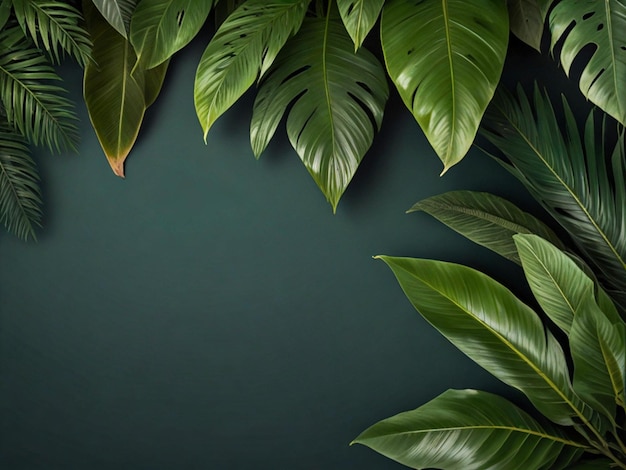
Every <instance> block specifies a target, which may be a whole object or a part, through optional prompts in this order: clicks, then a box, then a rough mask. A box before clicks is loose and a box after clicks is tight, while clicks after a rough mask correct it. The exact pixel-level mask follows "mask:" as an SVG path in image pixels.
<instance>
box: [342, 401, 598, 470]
mask: <svg viewBox="0 0 626 470" xmlns="http://www.w3.org/2000/svg"><path fill="white" fill-rule="evenodd" d="M354 442H355V443H358V444H363V445H366V446H368V447H370V448H372V449H373V450H375V451H377V452H379V453H381V454H383V455H385V456H386V457H389V458H391V459H393V460H395V461H397V462H400V463H401V464H404V465H407V466H408V467H411V468H418V469H419V468H446V469H462V470H471V469H476V470H478V469H485V468H506V469H508V470H516V469H519V470H528V469H552V470H554V469H561V468H564V467H565V466H566V465H567V464H569V463H571V462H572V461H574V460H575V459H576V458H577V457H578V456H579V455H580V454H581V453H582V452H583V451H584V450H585V447H586V446H585V445H584V444H581V443H578V442H576V441H573V440H571V439H570V438H568V437H567V436H566V435H565V434H563V433H562V432H561V431H560V430H559V429H558V428H556V427H554V426H551V425H549V424H545V425H541V424H539V423H538V422H537V421H535V420H534V419H533V418H532V417H530V416H529V415H528V414H526V413H525V412H523V411H522V410H520V409H519V408H517V407H516V406H515V405H513V404H512V403H510V402H509V401H507V400H505V399H504V398H502V397H499V396H498V395H493V394H491V393H487V392H481V391H477V390H448V391H447V392H444V393H443V394H441V395H439V396H438V397H437V398H435V399H434V400H431V401H429V402H428V403H426V404H425V405H422V406H421V407H419V408H418V409H416V410H413V411H407V412H404V413H400V414H398V415H396V416H393V417H391V418H388V419H385V420H383V421H380V422H379V423H376V424H374V425H373V426H371V427H370V428H368V429H367V430H365V431H364V432H363V433H362V434H361V435H360V436H359V437H357V438H356V439H355V440H354Z"/></svg>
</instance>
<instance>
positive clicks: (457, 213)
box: [409, 191, 564, 264]
mask: <svg viewBox="0 0 626 470" xmlns="http://www.w3.org/2000/svg"><path fill="white" fill-rule="evenodd" d="M413 211H424V212H426V213H427V214H430V215H432V216H433V217H435V218H436V219H438V220H439V221H441V222H443V223H444V224H446V225H447V226H448V227H450V228H452V229H453V230H455V231H456V232H458V233H460V234H461V235H463V236H464V237H466V238H469V239H470V240H472V241H473V242H475V243H478V244H479V245H482V246H484V247H486V248H489V249H490V250H493V251H495V252H496V253H498V254H499V255H501V256H504V257H505V258H507V259H510V260H511V261H513V262H515V263H517V264H520V258H519V256H518V254H517V248H516V247H515V243H514V242H513V235H515V234H516V233H534V234H537V235H539V236H541V237H543V238H545V239H546V240H550V241H551V242H552V243H554V244H557V245H558V246H560V247H563V245H562V243H561V242H560V241H559V239H558V238H557V236H556V235H555V234H554V232H553V231H552V230H550V228H549V227H548V226H547V225H545V224H544V223H543V222H541V221H540V220H538V219H537V218H535V217H534V216H532V215H530V214H528V213H526V212H523V211H522V210H520V209H519V208H518V207H517V206H515V205H514V204H512V203H510V202H509V201H507V200H506V199H503V198H501V197H498V196H494V195H493V194H489V193H480V192H475V191H450V192H447V193H445V194H441V195H438V196H433V197H429V198H427V199H424V200H422V201H420V202H418V203H416V204H415V205H414V206H413V207H411V209H409V212H413ZM563 248H564V247H563Z"/></svg>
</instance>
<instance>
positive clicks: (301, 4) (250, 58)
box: [194, 0, 310, 140]
mask: <svg viewBox="0 0 626 470" xmlns="http://www.w3.org/2000/svg"><path fill="white" fill-rule="evenodd" d="M309 1H310V0H282V1H280V2H273V3H270V4H268V3H267V2H266V1H264V0H249V1H248V2H246V3H244V4H243V5H242V6H240V7H239V8H238V9H237V10H235V12H234V13H233V14H231V15H230V16H229V17H228V19H227V20H226V21H225V22H224V23H223V24H222V26H221V27H220V28H219V29H218V31H217V33H215V36H214V37H213V39H212V40H211V42H210V43H209V45H208V46H207V48H206V50H205V51H204V54H202V58H201V59H200V63H199V65H198V70H197V71H196V81H195V85H194V101H195V105H196V113H197V114H198V119H199V120H200V124H201V125H202V130H203V131H204V139H205V140H206V137H207V133H208V132H209V129H210V128H211V126H212V125H213V123H214V122H215V121H216V120H217V118H218V117H219V116H221V115H222V114H223V113H224V112H225V111H226V110H227V109H228V108H230V107H231V106H232V105H233V104H234V103H235V102H236V101H237V100H238V99H239V98H240V97H241V95H243V94H244V93H245V91H246V90H247V89H248V88H250V86H251V85H252V84H253V83H254V82H255V80H256V79H257V77H259V75H263V74H264V73H265V72H266V71H267V69H268V68H269V67H270V65H271V64H272V62H274V59H275V58H276V55H277V54H278V52H279V51H280V50H281V48H282V47H283V46H284V45H285V42H286V41H287V39H289V37H290V36H292V35H293V34H295V33H296V32H297V31H298V29H300V25H301V24H302V20H303V19H304V15H305V13H306V8H307V5H308V3H309Z"/></svg>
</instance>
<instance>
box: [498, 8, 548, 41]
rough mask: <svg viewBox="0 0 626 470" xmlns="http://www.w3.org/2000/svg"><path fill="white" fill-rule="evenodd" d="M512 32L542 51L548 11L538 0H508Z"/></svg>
mask: <svg viewBox="0 0 626 470" xmlns="http://www.w3.org/2000/svg"><path fill="white" fill-rule="evenodd" d="M506 4H507V7H508V9H509V23H510V28H511V32H512V33H513V34H515V36H517V37H518V38H519V39H521V40H522V41H524V42H525V43H526V44H528V45H529V46H531V47H533V48H535V49H536V50H537V51H539V52H541V50H540V46H541V37H542V36H543V27H544V24H545V21H546V13H547V11H542V9H541V6H540V4H539V1H538V0H507V2H506Z"/></svg>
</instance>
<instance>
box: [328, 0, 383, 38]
mask: <svg viewBox="0 0 626 470" xmlns="http://www.w3.org/2000/svg"><path fill="white" fill-rule="evenodd" d="M384 3H385V0H337V6H338V7H339V13H340V14H341V19H342V20H343V24H344V25H345V27H346V30H347V31H348V34H350V37H351V38H352V41H353V42H354V50H357V49H358V48H359V47H361V44H363V40H364V39H365V36H367V33H369V32H370V30H371V29H372V27H373V26H374V24H375V23H376V20H377V19H378V16H379V15H380V11H381V10H382V8H383V4H384Z"/></svg>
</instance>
